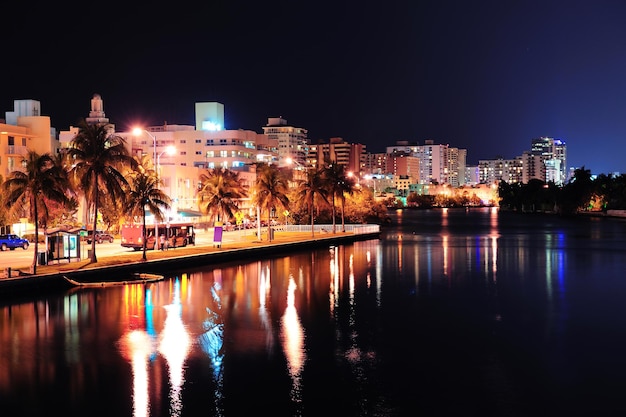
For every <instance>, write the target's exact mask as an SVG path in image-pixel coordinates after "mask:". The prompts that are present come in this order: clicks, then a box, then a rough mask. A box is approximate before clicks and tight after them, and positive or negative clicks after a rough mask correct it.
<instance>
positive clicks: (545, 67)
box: [0, 0, 626, 174]
mask: <svg viewBox="0 0 626 417" xmlns="http://www.w3.org/2000/svg"><path fill="white" fill-rule="evenodd" d="M503 3H504V4H503ZM21 7H25V5H21V4H16V6H15V8H13V13H15V16H16V17H19V19H20V20H16V19H12V20H10V23H9V32H15V33H20V30H21V31H23V30H24V29H23V28H24V27H28V28H29V31H31V30H32V33H33V34H34V36H36V37H38V38H39V39H40V40H44V39H45V42H39V43H36V44H35V45H34V46H33V45H29V44H26V43H18V42H8V43H7V46H6V47H5V53H6V55H7V56H9V57H11V64H10V65H8V66H7V67H6V68H7V71H6V74H5V83H4V84H5V85H4V86H3V93H2V95H1V96H0V104H1V105H2V108H1V109H0V111H2V113H4V112H6V111H11V110H12V108H13V101H14V100H20V99H33V100H38V101H40V102H41V107H42V115H47V116H50V117H51V121H52V126H54V127H55V128H56V129H57V131H62V130H66V129H67V128H68V127H69V126H71V125H76V123H77V121H78V120H79V119H81V118H84V117H85V115H86V114H87V112H88V110H89V108H88V100H89V98H90V97H91V96H92V95H93V94H95V93H97V94H100V95H102V97H103V99H104V101H105V109H104V110H105V112H106V114H107V117H108V118H109V119H110V120H111V122H112V123H114V124H115V125H116V126H117V127H118V129H120V130H124V129H129V128H130V127H131V126H135V125H144V126H149V125H160V124H163V123H164V122H167V123H168V124H186V125H193V124H194V103H196V102H210V101H216V102H220V103H223V104H224V106H225V108H226V126H225V128H226V129H246V130H254V131H256V132H261V131H262V126H264V125H265V124H266V123H267V119H268V118H270V117H279V116H281V117H283V118H284V119H286V120H287V121H288V123H289V124H290V125H294V126H298V127H302V128H305V129H307V130H308V131H309V139H310V141H311V143H317V141H318V140H320V139H323V140H328V139H329V138H331V137H342V138H343V139H345V140H346V141H348V142H352V143H363V144H365V145H366V146H367V150H368V152H372V153H377V152H384V149H385V148H386V147H387V146H393V145H394V144H395V143H396V142H397V141H409V142H417V143H419V144H423V143H424V141H425V140H433V141H434V142H435V143H442V144H449V145H450V146H451V147H456V148H462V149H467V150H468V155H467V160H468V164H471V165H475V164H476V163H477V162H478V160H483V159H494V158H497V157H498V156H501V157H503V158H505V159H511V158H514V157H516V156H519V155H521V154H522V152H523V151H525V150H528V149H529V147H530V143H531V141H532V139H534V138H538V137H543V136H545V137H553V138H556V139H561V140H563V141H565V142H566V143H567V146H568V156H567V159H568V167H575V168H579V167H582V166H585V168H587V169H589V170H591V171H592V173H594V174H599V173H613V172H620V173H624V172H626V158H624V157H623V156H622V155H624V149H623V148H624V146H625V145H624V142H625V141H624V139H625V138H626V118H624V117H623V116H624V112H625V111H626V77H623V74H624V73H626V54H624V51H626V27H624V25H623V23H622V22H623V21H624V18H626V4H621V3H616V2H608V1H599V2H587V1H582V0H581V1H556V0H553V1H544V2H535V1H529V2H523V3H520V4H512V3H511V4H509V2H496V1H493V2H491V1H481V2H477V3H476V2H474V3H467V2H462V1H441V2H425V1H416V2H411V4H407V3H406V2H396V1H391V2H387V3H385V5H384V7H382V6H381V5H380V3H374V2H370V1H365V2H352V1H344V2H324V1H322V2H315V3H306V2H300V3H298V4H297V5H296V4H292V3H291V2H287V1H276V2H270V3H265V4H256V3H251V4H249V5H248V4H245V3H244V4H236V5H235V4H232V3H229V2H224V3H223V4H222V3H220V2H212V3H209V4H202V5H195V4H194V5H193V6H192V5H186V4H184V3H181V4H180V8H177V7H176V6H174V5H173V6H172V8H171V10H170V9H169V8H168V11H167V16H166V17H167V19H166V20H164V17H163V16H162V14H161V12H160V11H158V10H155V9H153V8H150V7H146V5H142V4H137V5H125V6H124V7H125V8H124V9H122V8H119V6H117V5H115V4H111V5H109V4H107V9H106V13H107V16H110V17H109V18H108V19H100V20H99V19H97V18H95V16H99V15H102V14H103V11H101V10H99V9H98V7H99V6H98V5H97V4H89V5H85V6H84V8H83V9H80V10H75V9H74V8H72V7H71V6H65V5H42V6H41V7H39V8H35V9H34V10H29V11H28V13H19V11H18V9H19V8H21ZM133 8H134V9H133ZM102 22H104V23H106V22H109V23H110V24H108V25H107V24H104V23H102ZM39 48H41V49H39Z"/></svg>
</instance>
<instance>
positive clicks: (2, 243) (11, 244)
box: [0, 234, 29, 251]
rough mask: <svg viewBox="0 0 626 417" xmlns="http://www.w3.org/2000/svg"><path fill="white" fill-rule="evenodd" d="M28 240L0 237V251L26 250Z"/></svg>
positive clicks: (15, 236)
mask: <svg viewBox="0 0 626 417" xmlns="http://www.w3.org/2000/svg"><path fill="white" fill-rule="evenodd" d="M28 245H29V243H28V240H26V239H22V238H21V237H19V236H18V235H13V234H8V235H0V250H3V251H5V250H7V249H10V250H15V248H22V249H24V250H26V249H28Z"/></svg>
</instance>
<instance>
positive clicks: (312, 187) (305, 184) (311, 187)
mask: <svg viewBox="0 0 626 417" xmlns="http://www.w3.org/2000/svg"><path fill="white" fill-rule="evenodd" d="M323 172H324V171H323V169H315V168H311V169H308V170H307V171H306V178H305V179H304V180H302V181H300V184H299V185H298V190H297V198H298V199H299V200H301V202H304V204H306V205H307V206H308V209H309V214H310V216H311V236H312V237H314V236H315V208H316V207H319V206H318V205H316V203H320V204H321V205H328V204H329V203H328V187H327V186H326V183H325V182H324V174H323Z"/></svg>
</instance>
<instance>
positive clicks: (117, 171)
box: [67, 120, 137, 262]
mask: <svg viewBox="0 0 626 417" xmlns="http://www.w3.org/2000/svg"><path fill="white" fill-rule="evenodd" d="M67 158H68V159H67V164H68V167H69V173H70V180H71V181H72V183H73V184H75V185H76V187H77V188H78V189H79V190H81V191H82V192H83V194H84V196H85V199H86V202H87V209H88V211H89V212H90V213H92V215H93V230H94V233H95V231H96V229H97V226H98V211H99V208H100V205H101V204H102V203H103V201H104V198H102V197H101V195H103V194H104V195H106V196H107V198H108V199H110V201H111V203H112V204H116V202H117V200H122V201H124V197H125V190H126V189H128V182H127V181H126V179H125V178H124V175H123V174H122V172H121V171H124V170H126V169H128V168H129V167H130V168H132V169H134V168H135V167H136V165H137V162H136V160H135V159H133V158H132V157H131V156H130V154H129V152H128V149H127V148H126V141H125V140H124V138H122V137H121V136H119V135H115V134H114V133H113V128H112V127H111V125H107V124H95V125H94V124H88V123H87V122H86V121H84V120H83V121H81V123H80V125H79V130H78V134H77V135H76V136H75V137H74V138H73V139H72V141H71V142H70V144H69V147H68V149H67ZM91 262H98V258H97V257H96V241H95V239H94V240H92V241H91Z"/></svg>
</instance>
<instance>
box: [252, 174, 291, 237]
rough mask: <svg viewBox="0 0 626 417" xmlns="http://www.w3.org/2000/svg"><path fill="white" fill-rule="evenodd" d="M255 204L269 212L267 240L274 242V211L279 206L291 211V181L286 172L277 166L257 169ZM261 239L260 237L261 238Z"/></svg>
mask: <svg viewBox="0 0 626 417" xmlns="http://www.w3.org/2000/svg"><path fill="white" fill-rule="evenodd" d="M254 188H255V194H254V204H255V205H257V206H258V207H260V208H261V209H262V210H267V228H268V229H267V240H268V241H269V242H271V241H272V222H271V215H272V210H274V211H275V210H276V208H277V207H278V206H280V207H281V208H283V209H284V210H288V209H289V198H288V197H287V193H288V192H289V179H288V178H287V175H286V174H285V172H284V171H283V170H281V169H279V168H278V167H276V166H275V165H267V164H262V165H259V166H258V167H257V176H256V182H255V185H254ZM259 239H260V236H259Z"/></svg>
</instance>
